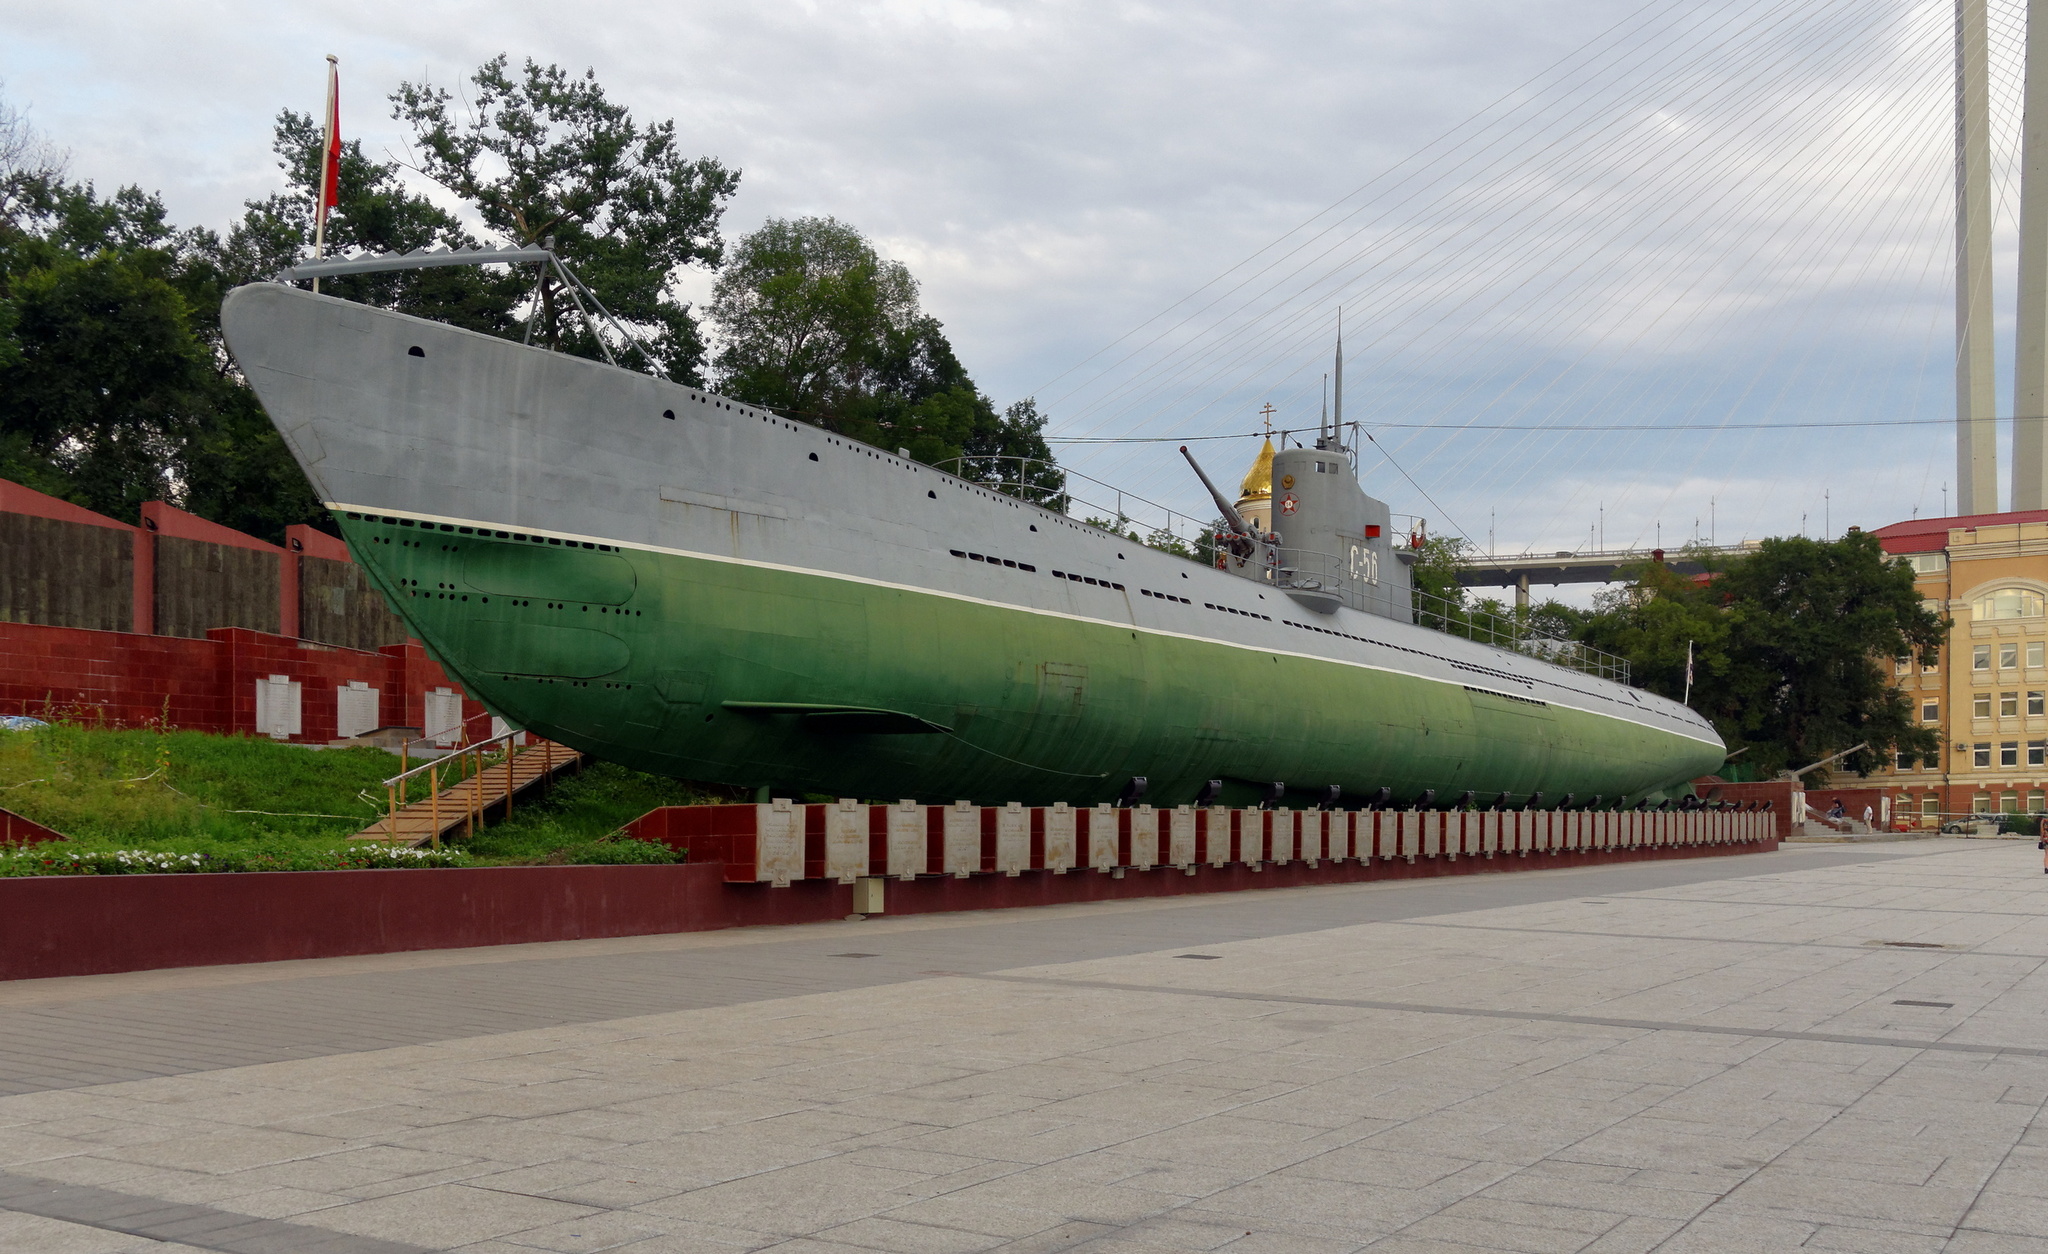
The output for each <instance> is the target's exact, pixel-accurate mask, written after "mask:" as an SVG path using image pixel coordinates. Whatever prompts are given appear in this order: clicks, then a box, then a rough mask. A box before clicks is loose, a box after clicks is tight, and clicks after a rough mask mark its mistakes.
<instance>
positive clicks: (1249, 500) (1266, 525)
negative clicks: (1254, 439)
mask: <svg viewBox="0 0 2048 1254" xmlns="http://www.w3.org/2000/svg"><path fill="white" fill-rule="evenodd" d="M1237 493H1238V496H1237V512H1238V513H1240V514H1242V515H1243V516H1244V520H1245V521H1246V522H1248V523H1250V524H1251V528H1252V530H1253V531H1256V532H1258V533H1259V534H1260V535H1264V534H1265V533H1266V532H1268V531H1270V530H1272V527H1273V441H1272V440H1271V439H1270V438H1268V439H1267V441H1266V445H1265V447H1264V448H1261V449H1260V450H1259V455H1258V456H1257V457H1255V458H1253V459H1252V468H1251V469H1250V470H1248V471H1246V472H1245V476H1244V482H1243V483H1241V484H1239V485H1238V489H1237Z"/></svg>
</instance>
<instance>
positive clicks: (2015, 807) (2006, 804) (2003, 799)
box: [1998, 792, 2020, 814]
mask: <svg viewBox="0 0 2048 1254" xmlns="http://www.w3.org/2000/svg"><path fill="white" fill-rule="evenodd" d="M1998 809H1999V812H2000V813H2002V814H2018V813H2019V812H2020V795H2019V794H2018V793H2016V792H2008V793H2001V794H1999V797H1998Z"/></svg>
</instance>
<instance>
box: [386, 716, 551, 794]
mask: <svg viewBox="0 0 2048 1254" xmlns="http://www.w3.org/2000/svg"><path fill="white" fill-rule="evenodd" d="M522 734H524V731H523V729H520V730H515V731H508V732H506V733H505V734H504V735H502V736H493V737H491V738H490V739H489V740H479V741H476V742H474V743H472V744H466V745H463V746H462V747H461V748H458V749H450V750H449V751H448V753H447V755H446V756H447V757H451V758H452V757H459V756H461V755H463V754H466V753H480V752H482V751H483V750H485V749H488V748H490V747H491V746H492V745H494V744H497V743H498V742H499V741H501V740H502V741H504V742H506V744H507V745H508V746H509V745H510V743H511V740H512V738H513V737H514V736H518V735H522ZM407 743H415V742H411V741H408V742H407ZM444 760H445V759H444V758H435V759H434V760H433V761H431V762H422V763H420V764H419V765H418V766H415V767H412V768H410V769H409V770H403V771H400V772H399V773H398V774H396V775H393V776H392V777H391V778H390V779H387V780H385V781H384V786H385V787H386V788H389V787H391V786H393V785H394V784H397V783H400V782H401V781H403V780H406V779H410V778H411V777H412V776H414V775H417V774H419V773H420V772H421V771H432V770H434V769H435V768H436V767H438V766H440V765H441V764H442V762H443V761H444Z"/></svg>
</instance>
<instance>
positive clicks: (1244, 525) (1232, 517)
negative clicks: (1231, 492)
mask: <svg viewBox="0 0 2048 1254" xmlns="http://www.w3.org/2000/svg"><path fill="white" fill-rule="evenodd" d="M1180 455H1181V456H1182V457H1185V458H1187V459H1188V465H1189V466H1191V467H1193V468H1194V471H1195V477H1196V478H1197V479H1200V480H1201V481H1202V486H1203V487H1205V488H1207V489H1209V496H1210V497H1211V498H1212V499H1213V500H1214V501H1215V502H1216V508H1217V509H1218V510H1220V511H1222V513H1223V517H1224V518H1225V519H1226V520H1227V521H1228V522H1229V523H1230V525H1231V526H1233V527H1235V528H1237V533H1238V534H1239V535H1241V536H1250V535H1251V534H1252V528H1251V524H1250V523H1248V522H1246V521H1245V520H1244V515H1242V514H1240V513H1238V512H1237V507H1236V506H1234V505H1232V504H1231V503H1230V501H1229V499H1228V498H1226V497H1225V496H1224V495H1223V494H1222V493H1221V492H1219V491H1217V490H1216V485H1215V484H1213V483H1211V482H1209V476H1208V475H1207V474H1205V473H1203V471H1202V464H1201V463H1200V462H1198V461H1196V460H1195V455H1194V454H1193V453H1190V452H1188V446H1187V445H1185V444H1183V445H1181V446H1180Z"/></svg>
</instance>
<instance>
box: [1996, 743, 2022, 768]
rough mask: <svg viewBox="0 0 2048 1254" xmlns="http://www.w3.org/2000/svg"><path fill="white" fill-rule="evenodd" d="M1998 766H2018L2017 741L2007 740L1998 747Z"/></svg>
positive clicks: (2018, 752) (2018, 748) (2018, 750)
mask: <svg viewBox="0 0 2048 1254" xmlns="http://www.w3.org/2000/svg"><path fill="white" fill-rule="evenodd" d="M1998 764H1999V765H2000V766H2018V765H2019V764H2020V742H2019V741H2017V740H2007V741H2004V742H2002V743H2001V744H2000V745H1999V746H1998Z"/></svg>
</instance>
